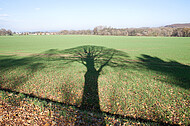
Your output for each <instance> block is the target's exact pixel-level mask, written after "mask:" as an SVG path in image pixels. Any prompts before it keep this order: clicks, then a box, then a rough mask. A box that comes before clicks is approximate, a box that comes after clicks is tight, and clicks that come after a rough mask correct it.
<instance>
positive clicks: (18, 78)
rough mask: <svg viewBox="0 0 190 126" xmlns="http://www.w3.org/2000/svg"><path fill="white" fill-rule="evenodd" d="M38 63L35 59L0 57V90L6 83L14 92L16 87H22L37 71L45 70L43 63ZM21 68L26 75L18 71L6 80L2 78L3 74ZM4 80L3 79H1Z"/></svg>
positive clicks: (37, 59)
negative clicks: (9, 84) (9, 83)
mask: <svg viewBox="0 0 190 126" xmlns="http://www.w3.org/2000/svg"><path fill="white" fill-rule="evenodd" d="M36 61H39V58H37V57H33V56H32V57H22V58H19V57H16V56H14V55H13V56H0V74H1V76H0V88H1V89H3V87H4V86H5V85H6V83H8V82H11V87H9V88H10V89H13V90H16V89H17V88H18V87H20V86H22V84H24V83H25V82H26V81H27V80H28V79H29V76H30V75H31V74H33V73H35V72H37V71H38V70H41V69H43V68H45V65H44V64H43V63H39V62H36ZM20 67H23V69H24V68H25V69H24V70H26V74H24V73H22V71H19V73H17V74H13V75H11V76H10V77H8V78H7V77H6V79H5V78H4V77H2V76H6V75H5V74H6V73H7V72H8V73H9V72H10V71H13V70H15V69H17V68H20ZM3 78H4V79H3Z"/></svg>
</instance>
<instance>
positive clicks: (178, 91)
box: [0, 35, 190, 125]
mask: <svg viewBox="0 0 190 126" xmlns="http://www.w3.org/2000/svg"><path fill="white" fill-rule="evenodd" d="M84 45H94V48H95V50H98V51H99V50H103V51H104V50H106V51H105V52H106V53H105V54H106V56H105V55H104V56H105V57H104V56H102V55H101V56H100V57H101V58H99V59H98V60H97V61H95V60H94V62H95V65H94V67H95V69H96V70H97V71H98V69H99V68H100V67H101V66H102V68H103V69H102V70H101V71H100V73H99V75H97V84H98V94H97V95H98V97H99V106H100V109H101V111H102V112H108V113H110V114H113V115H114V114H115V115H123V116H125V117H129V118H133V119H140V120H149V121H150V122H155V123H157V122H158V123H160V122H162V123H164V124H179V125H188V124H190V118H189V117H190V109H189V107H190V55H189V54H190V38H167V37H124V36H61V35H60V36H10V37H7V36H6V37H0V73H1V74H0V87H1V90H2V89H4V90H5V89H6V90H7V89H10V90H11V91H15V92H20V93H24V94H28V95H32V96H35V97H38V98H46V99H49V100H52V101H56V102H61V103H64V104H68V105H74V106H75V107H76V108H77V107H79V108H80V106H81V104H82V102H83V101H82V99H83V96H84V90H85V83H86V75H87V74H88V72H87V71H88V69H89V67H85V65H84V64H83V63H82V61H81V57H80V58H79V57H77V56H76V54H78V53H84V52H83V51H84V48H89V47H90V48H91V47H92V46H87V47H85V46H84ZM81 51H82V52H81ZM103 51H99V52H101V53H102V52H103ZM112 52H113V53H112ZM97 54H99V53H97ZM112 54H113V56H112ZM106 62H107V63H106ZM86 63H87V61H86ZM105 63H106V64H105ZM104 64H105V65H104ZM90 76H91V75H90ZM3 94H5V92H4V93H3V92H1V98H2V99H4V98H6V97H5V96H4V95H3ZM95 97H96V96H95ZM138 123H139V122H138ZM150 125H151V124H150Z"/></svg>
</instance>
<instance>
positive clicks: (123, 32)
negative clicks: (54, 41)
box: [0, 26, 190, 37]
mask: <svg viewBox="0 0 190 126" xmlns="http://www.w3.org/2000/svg"><path fill="white" fill-rule="evenodd" d="M30 34H35V35H56V34H57V35H107V36H165V37H190V28H173V27H157V28H149V27H145V28H112V27H104V26H97V27H95V28H94V29H93V30H62V31H59V32H52V33H51V32H50V33H45V32H32V33H28V32H26V33H22V34H21V35H30ZM3 35H13V32H12V31H11V30H6V29H3V28H2V29H0V36H3Z"/></svg>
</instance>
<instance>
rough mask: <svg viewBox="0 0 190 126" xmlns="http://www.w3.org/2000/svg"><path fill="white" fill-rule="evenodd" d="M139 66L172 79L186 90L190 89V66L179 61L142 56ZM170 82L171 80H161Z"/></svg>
mask: <svg viewBox="0 0 190 126" xmlns="http://www.w3.org/2000/svg"><path fill="white" fill-rule="evenodd" d="M138 59H139V60H140V62H139V64H140V65H143V66H145V67H146V68H147V69H150V70H153V71H158V72H161V73H163V74H166V75H169V77H172V79H173V84H174V85H176V86H179V87H182V88H184V89H190V66H189V65H184V64H181V63H179V62H177V61H173V60H171V61H164V60H162V59H160V58H158V57H152V56H150V55H145V54H142V57H138ZM161 81H166V82H167V81H169V80H166V79H164V80H161Z"/></svg>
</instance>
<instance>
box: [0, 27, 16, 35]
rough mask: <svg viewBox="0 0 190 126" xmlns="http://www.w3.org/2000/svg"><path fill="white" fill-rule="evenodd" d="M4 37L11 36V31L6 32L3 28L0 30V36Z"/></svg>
mask: <svg viewBox="0 0 190 126" xmlns="http://www.w3.org/2000/svg"><path fill="white" fill-rule="evenodd" d="M4 35H13V33H12V31H11V30H6V29H4V28H2V29H0V36H4Z"/></svg>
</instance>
